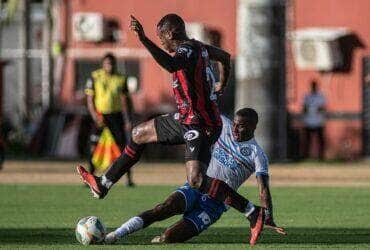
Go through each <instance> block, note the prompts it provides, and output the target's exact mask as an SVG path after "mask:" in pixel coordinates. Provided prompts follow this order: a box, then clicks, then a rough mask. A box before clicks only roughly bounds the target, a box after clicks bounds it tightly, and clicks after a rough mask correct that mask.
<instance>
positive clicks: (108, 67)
mask: <svg viewBox="0 0 370 250" xmlns="http://www.w3.org/2000/svg"><path fill="white" fill-rule="evenodd" d="M103 69H104V70H105V72H107V73H108V74H112V72H113V63H112V61H111V60H110V59H109V58H105V59H104V60H103Z"/></svg>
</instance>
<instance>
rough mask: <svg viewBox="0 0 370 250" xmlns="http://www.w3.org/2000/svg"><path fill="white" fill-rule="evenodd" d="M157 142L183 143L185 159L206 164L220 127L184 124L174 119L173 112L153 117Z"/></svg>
mask: <svg viewBox="0 0 370 250" xmlns="http://www.w3.org/2000/svg"><path fill="white" fill-rule="evenodd" d="M154 125H155V130H156V132H157V139H158V143H161V144H165V145H180V144H185V161H191V160H197V161H200V162H202V163H203V164H205V165H206V166H208V164H209V162H210V160H211V148H212V145H213V144H214V143H215V142H216V141H217V139H218V137H219V136H220V134H221V129H222V127H217V128H213V129H212V130H211V129H209V128H208V127H202V126H199V125H185V124H182V123H180V122H179V121H178V120H177V119H175V114H166V115H162V116H158V117H156V118H154Z"/></svg>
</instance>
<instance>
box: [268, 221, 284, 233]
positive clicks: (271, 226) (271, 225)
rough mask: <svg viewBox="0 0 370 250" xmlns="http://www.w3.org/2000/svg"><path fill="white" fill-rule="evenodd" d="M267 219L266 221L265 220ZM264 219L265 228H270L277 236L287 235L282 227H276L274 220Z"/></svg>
mask: <svg viewBox="0 0 370 250" xmlns="http://www.w3.org/2000/svg"><path fill="white" fill-rule="evenodd" d="M266 219H268V220H266ZM266 219H265V228H270V229H272V230H274V231H275V232H277V233H278V234H282V235H287V233H286V231H285V229H284V228H282V227H278V226H277V225H276V224H275V222H274V220H273V219H272V218H270V219H269V218H266Z"/></svg>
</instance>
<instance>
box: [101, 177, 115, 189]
mask: <svg viewBox="0 0 370 250" xmlns="http://www.w3.org/2000/svg"><path fill="white" fill-rule="evenodd" d="M101 184H102V185H103V186H104V187H106V188H108V189H110V187H111V186H112V185H113V182H112V181H111V180H109V179H107V177H106V176H105V175H103V176H102V177H101Z"/></svg>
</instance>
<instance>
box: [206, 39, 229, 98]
mask: <svg viewBox="0 0 370 250" xmlns="http://www.w3.org/2000/svg"><path fill="white" fill-rule="evenodd" d="M206 49H207V51H208V54H209V58H210V59H211V60H214V61H217V62H220V63H221V67H220V83H221V85H220V86H219V87H218V88H217V89H216V92H222V90H223V89H224V88H225V87H226V85H227V82H228V80H229V76H230V68H231V63H230V54H229V53H227V52H226V51H224V50H222V49H220V48H218V47H215V46H212V45H206Z"/></svg>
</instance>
